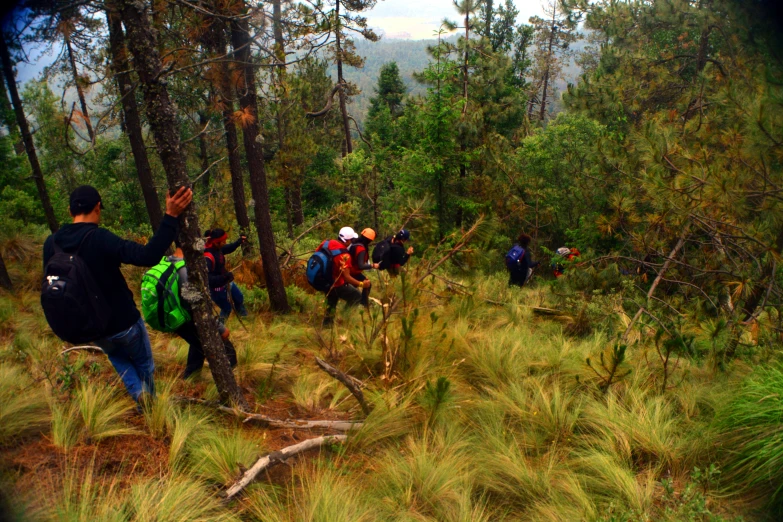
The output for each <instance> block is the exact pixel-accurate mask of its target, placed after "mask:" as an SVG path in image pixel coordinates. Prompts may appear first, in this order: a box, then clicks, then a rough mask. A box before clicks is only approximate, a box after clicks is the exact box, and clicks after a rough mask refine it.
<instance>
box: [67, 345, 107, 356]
mask: <svg viewBox="0 0 783 522" xmlns="http://www.w3.org/2000/svg"><path fill="white" fill-rule="evenodd" d="M78 350H87V351H92V352H101V353H104V352H103V350H102V349H101V347H100V346H92V345H90V344H88V345H85V346H72V347H71V348H68V349H66V350H63V351H62V352H60V355H65V354H66V353H68V352H75V351H78Z"/></svg>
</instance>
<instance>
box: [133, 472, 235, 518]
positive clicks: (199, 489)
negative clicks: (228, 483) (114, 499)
mask: <svg viewBox="0 0 783 522" xmlns="http://www.w3.org/2000/svg"><path fill="white" fill-rule="evenodd" d="M126 511H127V512H128V514H129V515H130V520H132V521H133V522H212V521H214V522H230V521H234V520H238V518H237V517H236V516H235V515H234V514H232V513H230V512H227V510H226V509H225V506H224V504H223V503H222V502H221V501H220V499H219V498H217V497H216V496H215V495H214V494H213V492H212V491H211V490H210V488H209V487H208V486H207V484H205V483H203V482H200V481H198V480H194V479H192V478H189V477H186V476H181V475H176V476H169V477H164V478H161V479H152V480H148V481H144V482H142V483H139V484H135V485H133V487H132V488H131V491H130V494H129V495H128V499H127V502H126Z"/></svg>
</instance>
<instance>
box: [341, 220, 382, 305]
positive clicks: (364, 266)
mask: <svg viewBox="0 0 783 522" xmlns="http://www.w3.org/2000/svg"><path fill="white" fill-rule="evenodd" d="M373 241H375V230H373V229H371V228H365V229H364V230H362V233H361V234H359V237H358V238H356V239H354V240H353V241H351V245H350V246H349V247H348V252H349V253H350V254H351V275H352V276H353V278H354V279H356V280H357V281H362V282H364V281H367V276H366V275H364V274H363V273H362V272H363V271H365V270H372V269H376V270H377V269H378V267H379V266H380V264H379V263H372V262H369V261H370V259H369V257H370V256H369V252H368V251H367V249H368V248H369V247H370V243H372V242H373ZM370 289H371V288H370V287H369V286H366V287H364V288H363V289H362V300H361V305H362V306H364V307H367V306H369V305H370Z"/></svg>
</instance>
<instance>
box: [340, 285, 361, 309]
mask: <svg viewBox="0 0 783 522" xmlns="http://www.w3.org/2000/svg"><path fill="white" fill-rule="evenodd" d="M334 290H335V292H336V293H337V297H338V298H339V299H342V300H343V301H345V306H356V305H358V304H359V303H361V301H362V293H361V292H360V291H359V290H358V289H357V288H356V287H355V286H353V285H343V286H339V287H337V288H335V289H334Z"/></svg>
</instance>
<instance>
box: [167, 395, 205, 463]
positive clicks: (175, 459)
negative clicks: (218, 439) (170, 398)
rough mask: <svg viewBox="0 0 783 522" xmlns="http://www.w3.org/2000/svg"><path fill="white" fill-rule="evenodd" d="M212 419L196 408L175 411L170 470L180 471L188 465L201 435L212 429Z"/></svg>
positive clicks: (171, 433) (172, 422) (170, 450)
mask: <svg viewBox="0 0 783 522" xmlns="http://www.w3.org/2000/svg"><path fill="white" fill-rule="evenodd" d="M210 419H211V418H210V417H209V416H208V415H204V414H202V413H201V412H200V411H199V410H197V409H194V408H187V409H184V410H175V411H174V415H173V419H172V421H171V426H170V428H169V429H170V438H169V469H171V470H172V471H174V470H180V469H181V468H183V467H184V466H185V465H186V464H187V457H188V454H189V452H190V451H191V450H192V448H193V446H194V444H196V443H197V442H198V440H199V437H200V435H201V433H202V432H203V430H205V429H209V428H210V427H211V426H210ZM212 429H214V427H212Z"/></svg>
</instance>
